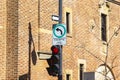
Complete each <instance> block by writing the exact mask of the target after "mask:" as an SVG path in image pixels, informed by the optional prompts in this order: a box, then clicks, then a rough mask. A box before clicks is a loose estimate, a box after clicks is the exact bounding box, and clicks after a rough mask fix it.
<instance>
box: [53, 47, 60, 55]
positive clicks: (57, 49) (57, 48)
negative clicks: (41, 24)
mask: <svg viewBox="0 0 120 80" xmlns="http://www.w3.org/2000/svg"><path fill="white" fill-rule="evenodd" d="M51 50H52V53H53V54H58V53H59V47H57V46H52V47H51Z"/></svg>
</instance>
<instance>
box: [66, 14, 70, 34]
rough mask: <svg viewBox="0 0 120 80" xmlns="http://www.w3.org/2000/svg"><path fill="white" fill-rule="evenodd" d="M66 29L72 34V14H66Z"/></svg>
mask: <svg viewBox="0 0 120 80" xmlns="http://www.w3.org/2000/svg"><path fill="white" fill-rule="evenodd" d="M66 28H67V33H70V13H69V12H66Z"/></svg>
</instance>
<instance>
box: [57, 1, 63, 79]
mask: <svg viewBox="0 0 120 80" xmlns="http://www.w3.org/2000/svg"><path fill="white" fill-rule="evenodd" d="M60 23H62V0H59V24H60ZM59 46H60V56H59V57H60V64H59V66H60V70H59V74H58V80H62V45H59Z"/></svg>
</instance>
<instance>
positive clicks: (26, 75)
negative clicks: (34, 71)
mask: <svg viewBox="0 0 120 80" xmlns="http://www.w3.org/2000/svg"><path fill="white" fill-rule="evenodd" d="M27 78H28V74H24V75H21V76H19V80H27Z"/></svg>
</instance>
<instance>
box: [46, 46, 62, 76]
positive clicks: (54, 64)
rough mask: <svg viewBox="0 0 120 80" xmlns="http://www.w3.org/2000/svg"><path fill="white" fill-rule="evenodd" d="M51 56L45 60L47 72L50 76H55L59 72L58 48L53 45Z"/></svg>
mask: <svg viewBox="0 0 120 80" xmlns="http://www.w3.org/2000/svg"><path fill="white" fill-rule="evenodd" d="M51 51H52V56H51V58H50V59H48V60H47V62H48V65H49V67H48V68H47V71H48V73H49V75H51V76H57V75H58V74H59V71H60V46H59V45H53V46H52V47H51Z"/></svg>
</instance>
